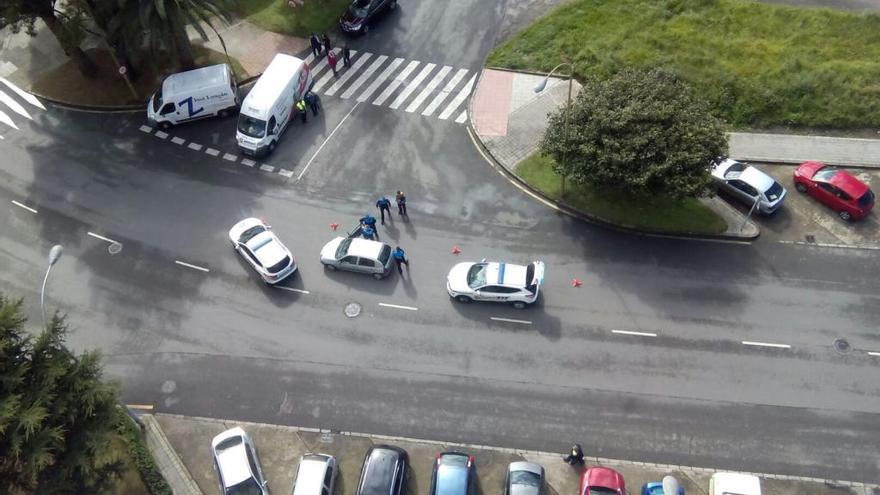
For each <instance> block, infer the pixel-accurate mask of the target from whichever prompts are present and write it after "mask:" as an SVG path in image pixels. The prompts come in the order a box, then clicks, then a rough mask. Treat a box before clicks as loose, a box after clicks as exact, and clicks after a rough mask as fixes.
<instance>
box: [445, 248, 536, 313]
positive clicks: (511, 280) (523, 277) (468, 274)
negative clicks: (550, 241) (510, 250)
mask: <svg viewBox="0 0 880 495" xmlns="http://www.w3.org/2000/svg"><path fill="white" fill-rule="evenodd" d="M543 282H544V263H543V262H542V261H535V262H532V263H529V264H528V265H514V264H511V263H498V262H492V261H490V262H487V261H486V260H483V261H481V262H479V263H473V262H469V263H468V262H466V263H459V264H457V265H455V266H453V267H452V270H449V275H447V277H446V291H447V292H449V297H451V298H453V299H455V300H456V301H458V302H462V303H467V302H471V301H493V302H505V303H511V304H512V305H513V307H514V308H516V309H522V308H525V307H526V306H527V305H529V304H532V303H533V302H535V301H536V300H537V299H538V289H540V287H541V284H542V283H543Z"/></svg>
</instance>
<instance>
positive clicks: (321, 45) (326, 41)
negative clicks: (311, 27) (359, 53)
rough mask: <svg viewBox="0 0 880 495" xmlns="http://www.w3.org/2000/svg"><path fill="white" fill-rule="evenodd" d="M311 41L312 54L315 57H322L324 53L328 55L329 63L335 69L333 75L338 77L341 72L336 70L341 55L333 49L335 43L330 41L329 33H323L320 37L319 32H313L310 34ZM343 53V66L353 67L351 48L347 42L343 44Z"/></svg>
mask: <svg viewBox="0 0 880 495" xmlns="http://www.w3.org/2000/svg"><path fill="white" fill-rule="evenodd" d="M309 43H310V44H311V45H312V54H313V55H314V56H315V58H319V57H321V55H322V54H323V55H324V56H326V57H327V65H329V66H330V69H331V70H332V71H333V77H338V76H339V73H338V72H337V70H336V65H337V64H338V63H339V57H338V55H336V52H335V51H334V50H333V44H332V43H330V37H329V36H327V33H324V34H322V35H321V37H320V38H318V35H317V34H315V33H312V35H311V36H309ZM341 55H342V66H343V67H346V68H348V67H351V50H350V49H349V48H348V44H347V43H346V44H344V45H342V50H341Z"/></svg>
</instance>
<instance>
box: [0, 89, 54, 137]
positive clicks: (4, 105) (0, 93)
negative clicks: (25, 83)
mask: <svg viewBox="0 0 880 495" xmlns="http://www.w3.org/2000/svg"><path fill="white" fill-rule="evenodd" d="M7 90H8V91H10V93H12V94H14V95H15V96H17V97H18V98H19V99H20V100H21V101H24V102H25V103H27V104H29V105H30V106H33V107H36V108H39V109H40V110H46V107H44V106H43V104H42V103H40V100H38V99H37V97H36V96H34V95H32V94H30V93H28V92H27V91H25V90H23V89H21V88H19V87H18V86H16V85H15V84H12V82H10V81H9V80H8V79H6V78H5V77H0V123H3V124H4V125H6V126H7V127H11V128H13V129H16V130H18V124H16V123H15V120H14V119H13V118H12V116H10V115H9V114H8V113H6V112H5V111H4V110H6V109H8V110H10V111H11V112H12V113H13V114H15V115H18V116H20V117H24V118H26V119H28V120H33V119H34V118H33V117H31V114H30V113H29V112H28V109H27V108H25V106H24V105H22V104H21V103H20V102H19V100H17V99H16V98H13V97H12V96H11V95H10V93H7V92H6V91H7ZM0 139H3V136H2V135H0Z"/></svg>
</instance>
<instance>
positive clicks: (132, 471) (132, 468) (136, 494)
mask: <svg viewBox="0 0 880 495" xmlns="http://www.w3.org/2000/svg"><path fill="white" fill-rule="evenodd" d="M111 450H112V451H113V452H111V453H110V454H112V455H115V454H118V455H121V456H122V457H124V458H125V459H126V462H125V473H124V474H123V475H122V477H121V478H119V480H117V481H116V485H115V486H113V487H112V488H110V489H109V490H107V491H106V492H104V493H103V494H101V495H113V494H117V493H124V494H126V495H152V494H151V493H150V490H149V489H147V486H146V485H145V484H144V482H143V480H141V475H140V473H139V472H138V468H137V465H136V464H135V462H134V460H133V459H132V458H131V456H130V455H129V451H128V445H127V444H126V443H125V440H124V439H123V438H122V437H121V436H118V437H116V438H115V439H114V440H113V443H112V444H111Z"/></svg>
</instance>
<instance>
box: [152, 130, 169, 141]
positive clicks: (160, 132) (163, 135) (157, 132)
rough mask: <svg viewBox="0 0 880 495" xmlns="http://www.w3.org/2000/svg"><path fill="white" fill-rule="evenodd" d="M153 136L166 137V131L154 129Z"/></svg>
mask: <svg viewBox="0 0 880 495" xmlns="http://www.w3.org/2000/svg"><path fill="white" fill-rule="evenodd" d="M154 136H156V137H157V138H159V139H166V138H167V137H168V133H167V132H162V131H156V134H154Z"/></svg>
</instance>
